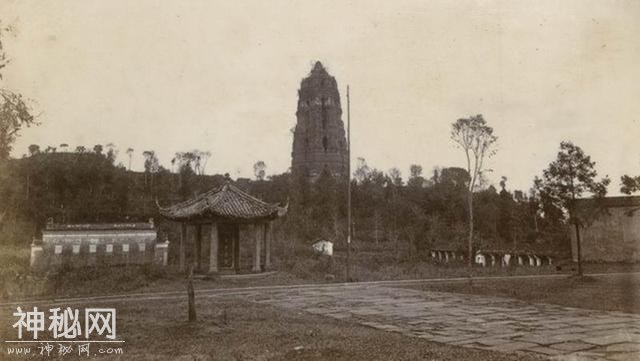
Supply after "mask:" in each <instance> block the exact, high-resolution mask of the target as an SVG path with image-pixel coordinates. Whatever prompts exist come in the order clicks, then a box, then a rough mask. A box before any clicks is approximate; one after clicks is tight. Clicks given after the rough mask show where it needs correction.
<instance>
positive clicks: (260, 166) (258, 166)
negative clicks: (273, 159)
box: [253, 160, 267, 181]
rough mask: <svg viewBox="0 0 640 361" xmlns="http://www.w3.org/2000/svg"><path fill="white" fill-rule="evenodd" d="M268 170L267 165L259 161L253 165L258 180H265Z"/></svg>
mask: <svg viewBox="0 0 640 361" xmlns="http://www.w3.org/2000/svg"><path fill="white" fill-rule="evenodd" d="M266 169H267V165H266V164H265V163H264V162H263V161H261V160H259V161H257V162H256V163H255V164H254V165H253V174H254V175H255V176H256V179H257V180H259V181H262V180H264V176H265V172H266Z"/></svg>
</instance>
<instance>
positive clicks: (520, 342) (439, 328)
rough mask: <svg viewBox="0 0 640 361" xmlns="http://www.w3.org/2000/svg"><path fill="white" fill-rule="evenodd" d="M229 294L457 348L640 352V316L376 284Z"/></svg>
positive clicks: (575, 355)
mask: <svg viewBox="0 0 640 361" xmlns="http://www.w3.org/2000/svg"><path fill="white" fill-rule="evenodd" d="M221 297H223V296H221ZM224 297H229V296H224ZM233 297H243V298H246V299H250V300H254V302H259V303H263V304H269V305H274V306H278V307H283V308H286V309H290V310H305V311H308V312H310V313H315V314H319V315H324V316H328V317H331V318H335V319H346V320H349V322H356V323H360V324H362V325H364V326H368V327H374V328H376V329H380V330H384V331H389V332H397V333H400V334H402V335H405V336H407V337H419V338H424V339H427V340H431V341H436V342H442V343H447V344H451V345H457V346H460V347H472V348H480V349H492V350H497V351H501V352H518V353H519V352H525V353H531V354H534V353H535V354H538V355H546V356H549V357H552V358H553V359H557V360H573V361H576V360H597V359H604V358H605V357H606V358H607V359H610V360H611V359H612V358H611V357H620V358H622V359H625V358H623V357H628V356H630V355H631V356H633V357H636V356H638V355H637V352H640V346H638V343H640V316H638V315H632V314H626V313H623V312H600V311H594V310H584V309H579V308H572V307H562V306H557V305H548V304H529V303H526V302H523V301H517V300H512V299H507V298H500V297H486V296H481V295H463V294H454V293H446V292H424V291H419V290H412V289H398V288H393V287H385V286H380V285H368V286H366V287H362V286H361V287H357V286H356V287H344V286H335V287H332V286H328V287H326V286H325V287H318V288H313V289H288V290H278V291H265V290H252V291H247V292H244V293H242V294H241V295H234V296H233Z"/></svg>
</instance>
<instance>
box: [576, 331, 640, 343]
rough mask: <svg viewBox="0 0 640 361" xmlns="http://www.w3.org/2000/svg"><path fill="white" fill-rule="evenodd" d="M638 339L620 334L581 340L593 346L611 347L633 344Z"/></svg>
mask: <svg viewBox="0 0 640 361" xmlns="http://www.w3.org/2000/svg"><path fill="white" fill-rule="evenodd" d="M639 338H640V337H637V336H634V335H630V334H625V333H620V334H617V335H608V336H597V337H588V338H584V339H582V341H584V342H586V343H592V344H594V345H599V346H606V345H612V344H614V343H622V342H633V341H636V340H638V339H639Z"/></svg>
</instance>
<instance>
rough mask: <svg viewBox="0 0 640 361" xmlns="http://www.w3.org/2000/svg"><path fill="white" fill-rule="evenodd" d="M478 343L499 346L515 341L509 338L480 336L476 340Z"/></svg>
mask: <svg viewBox="0 0 640 361" xmlns="http://www.w3.org/2000/svg"><path fill="white" fill-rule="evenodd" d="M476 343H479V344H481V345H485V346H497V345H501V344H505V343H513V341H512V340H510V339H508V338H479V339H477V340H476Z"/></svg>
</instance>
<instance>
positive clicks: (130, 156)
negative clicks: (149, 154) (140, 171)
mask: <svg viewBox="0 0 640 361" xmlns="http://www.w3.org/2000/svg"><path fill="white" fill-rule="evenodd" d="M127 155H128V156H129V170H131V161H132V160H133V148H131V147H129V148H127Z"/></svg>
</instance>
